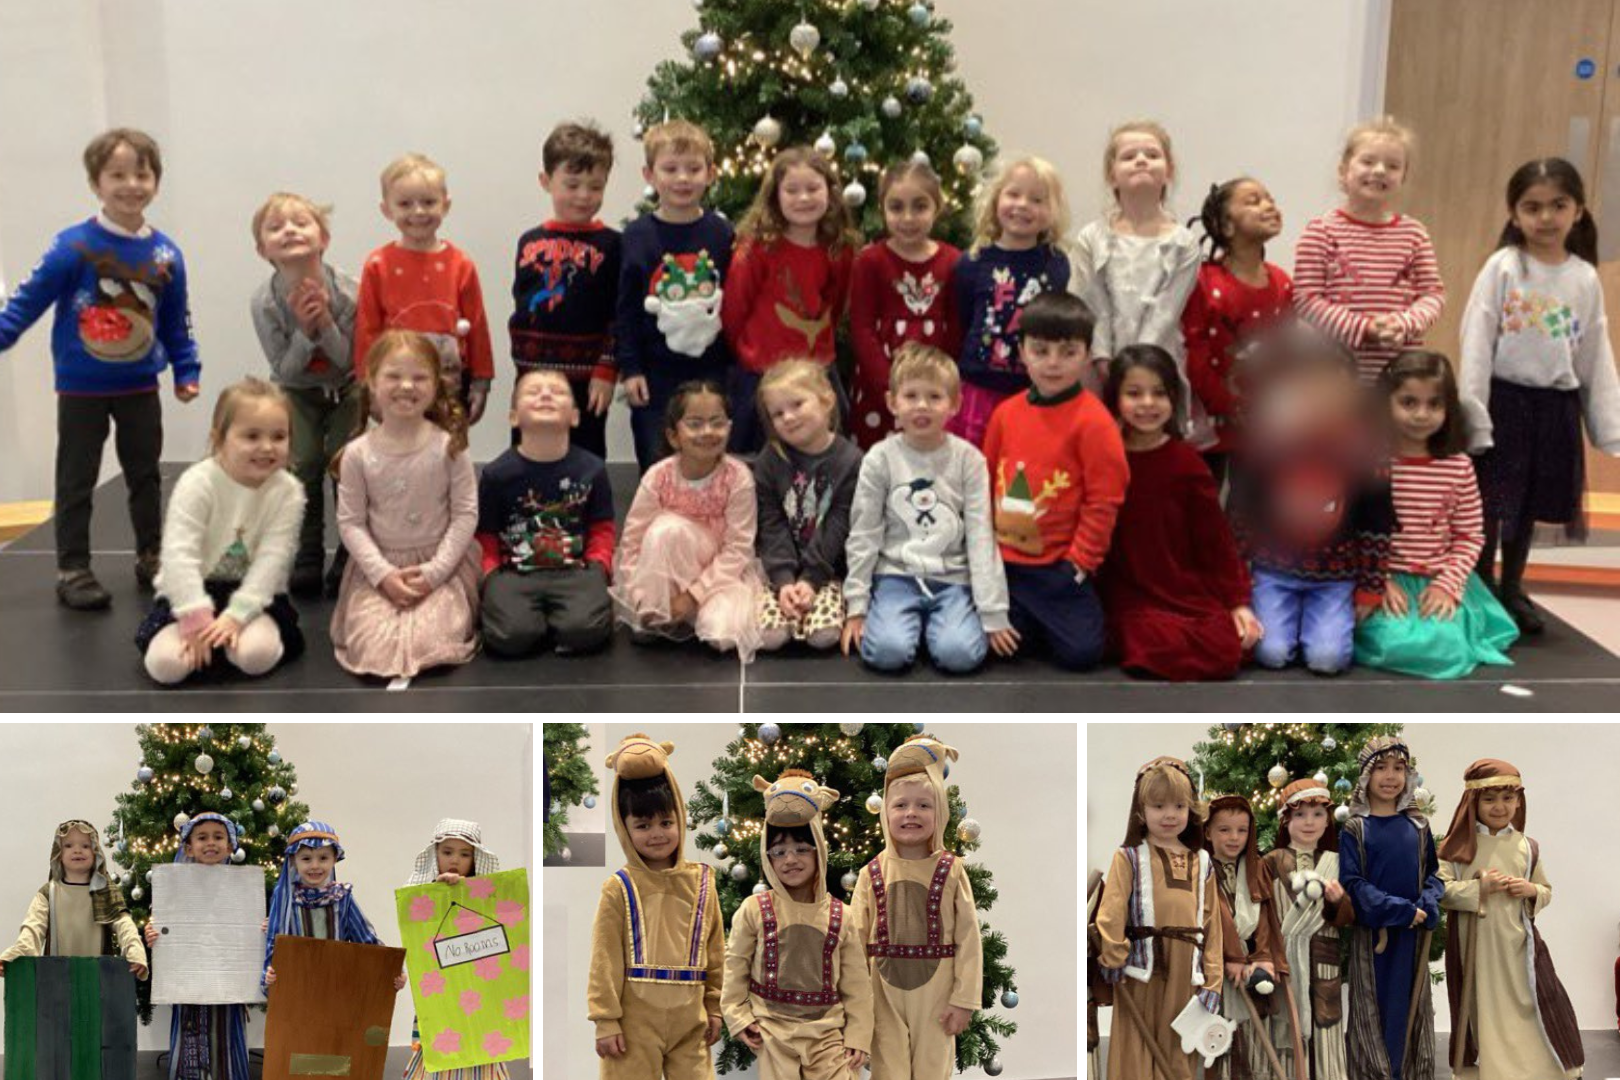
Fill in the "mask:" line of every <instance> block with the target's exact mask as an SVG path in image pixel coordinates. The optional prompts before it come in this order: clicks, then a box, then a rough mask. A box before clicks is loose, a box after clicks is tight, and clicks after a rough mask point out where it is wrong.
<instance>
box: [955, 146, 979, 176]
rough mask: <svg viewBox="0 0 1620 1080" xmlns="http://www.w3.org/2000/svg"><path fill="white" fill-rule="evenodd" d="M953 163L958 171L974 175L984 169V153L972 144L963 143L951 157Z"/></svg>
mask: <svg viewBox="0 0 1620 1080" xmlns="http://www.w3.org/2000/svg"><path fill="white" fill-rule="evenodd" d="M951 163H952V164H953V165H955V166H956V171H957V172H959V173H962V174H964V175H972V174H974V173H977V172H978V171H979V170H980V169H982V168H984V152H983V151H982V150H980V149H979V148H978V147H977V146H974V145H973V144H972V143H963V144H962V145H961V146H960V147H958V148H957V150H956V153H954V154H952V155H951Z"/></svg>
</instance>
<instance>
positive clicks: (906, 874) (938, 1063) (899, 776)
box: [850, 346, 984, 1080]
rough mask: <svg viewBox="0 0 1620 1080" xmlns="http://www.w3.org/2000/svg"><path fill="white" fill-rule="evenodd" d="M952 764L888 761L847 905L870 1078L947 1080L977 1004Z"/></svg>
mask: <svg viewBox="0 0 1620 1080" xmlns="http://www.w3.org/2000/svg"><path fill="white" fill-rule="evenodd" d="M924 347H925V346H924ZM901 422H902V423H904V421H903V420H902V421H901ZM956 758H957V752H956V749H955V747H950V746H946V745H945V744H944V743H941V742H939V741H938V740H936V739H935V738H934V737H933V736H931V735H913V736H911V738H909V739H907V740H906V741H905V742H904V743H902V744H900V746H899V747H897V748H896V749H895V751H894V752H893V753H891V754H890V755H889V767H888V769H887V770H885V771H884V774H883V813H882V815H881V816H880V817H879V818H878V823H879V826H880V827H881V828H882V830H883V850H882V851H880V852H879V853H878V855H877V857H876V858H874V859H873V860H872V861H871V862H869V863H867V864H866V865H865V866H863V867H861V871H860V874H859V875H858V877H857V878H856V882H855V894H854V898H853V899H852V900H851V901H850V920H851V922H852V923H853V929H854V932H855V939H856V940H857V941H858V942H861V943H862V944H864V945H865V946H866V955H867V956H868V957H870V960H869V965H870V969H871V973H872V996H873V999H874V1001H873V1019H874V1026H873V1031H872V1075H873V1076H874V1077H879V1078H888V1077H896V1076H906V1077H911V1078H913V1080H947V1078H948V1077H949V1076H950V1075H951V1073H952V1071H953V1069H954V1068H955V1060H956V1036H958V1035H960V1034H961V1033H962V1032H963V1031H966V1030H967V1027H968V1025H969V1024H970V1023H972V1022H973V1013H974V1010H976V1009H978V1008H979V1007H980V1004H981V1002H980V996H981V994H982V993H983V985H982V984H983V982H984V958H983V949H982V944H981V942H980V940H979V912H978V909H977V908H975V907H974V906H973V887H972V885H971V884H969V882H968V875H967V866H966V864H965V863H963V862H962V860H961V859H959V858H958V857H957V856H956V855H954V854H952V853H951V852H949V851H946V850H945V821H946V818H948V817H949V816H950V812H951V811H950V805H949V802H948V800H947V799H946V791H945V770H946V769H948V768H949V767H950V763H951V762H952V761H955V760H956Z"/></svg>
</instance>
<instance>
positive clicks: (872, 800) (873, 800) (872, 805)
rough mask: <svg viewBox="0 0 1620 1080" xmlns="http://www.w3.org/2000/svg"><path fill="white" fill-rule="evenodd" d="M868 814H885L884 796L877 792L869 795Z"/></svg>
mask: <svg viewBox="0 0 1620 1080" xmlns="http://www.w3.org/2000/svg"><path fill="white" fill-rule="evenodd" d="M866 812H867V813H868V814H881V813H883V796H882V795H879V794H878V793H877V792H875V791H874V792H872V794H870V795H868V796H867V797H866Z"/></svg>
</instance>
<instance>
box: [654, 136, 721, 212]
mask: <svg viewBox="0 0 1620 1080" xmlns="http://www.w3.org/2000/svg"><path fill="white" fill-rule="evenodd" d="M641 175H642V177H643V178H644V179H645V180H646V181H647V183H649V184H651V185H652V186H653V190H654V191H656V192H657V193H658V205H659V206H660V207H661V208H663V209H665V210H690V209H693V208H694V207H697V206H699V205H701V204H702V202H703V193H704V192H705V191H706V190H708V187H709V185H710V184H711V183H713V182H714V166H713V165H712V164H710V162H709V160H708V159H707V158H705V157H704V156H703V155H702V154H676V153H671V152H669V151H667V150H666V151H665V152H663V153H661V154H659V155H658V158H657V160H655V161H654V162H653V163H652V166H651V167H649V168H645V169H643V170H642V171H641Z"/></svg>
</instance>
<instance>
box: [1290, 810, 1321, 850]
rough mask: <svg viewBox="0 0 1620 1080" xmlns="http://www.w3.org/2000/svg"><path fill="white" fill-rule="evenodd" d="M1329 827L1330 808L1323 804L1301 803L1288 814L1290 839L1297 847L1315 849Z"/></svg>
mask: <svg viewBox="0 0 1620 1080" xmlns="http://www.w3.org/2000/svg"><path fill="white" fill-rule="evenodd" d="M1327 827H1328V808H1327V807H1325V806H1323V805H1322V804H1321V803H1300V804H1298V805H1297V806H1295V807H1294V808H1293V809H1292V810H1290V811H1289V813H1288V839H1289V841H1290V842H1291V843H1293V844H1294V845H1295V846H1296V847H1302V848H1314V847H1316V845H1317V844H1319V843H1321V841H1322V837H1323V836H1324V835H1326V833H1327Z"/></svg>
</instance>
